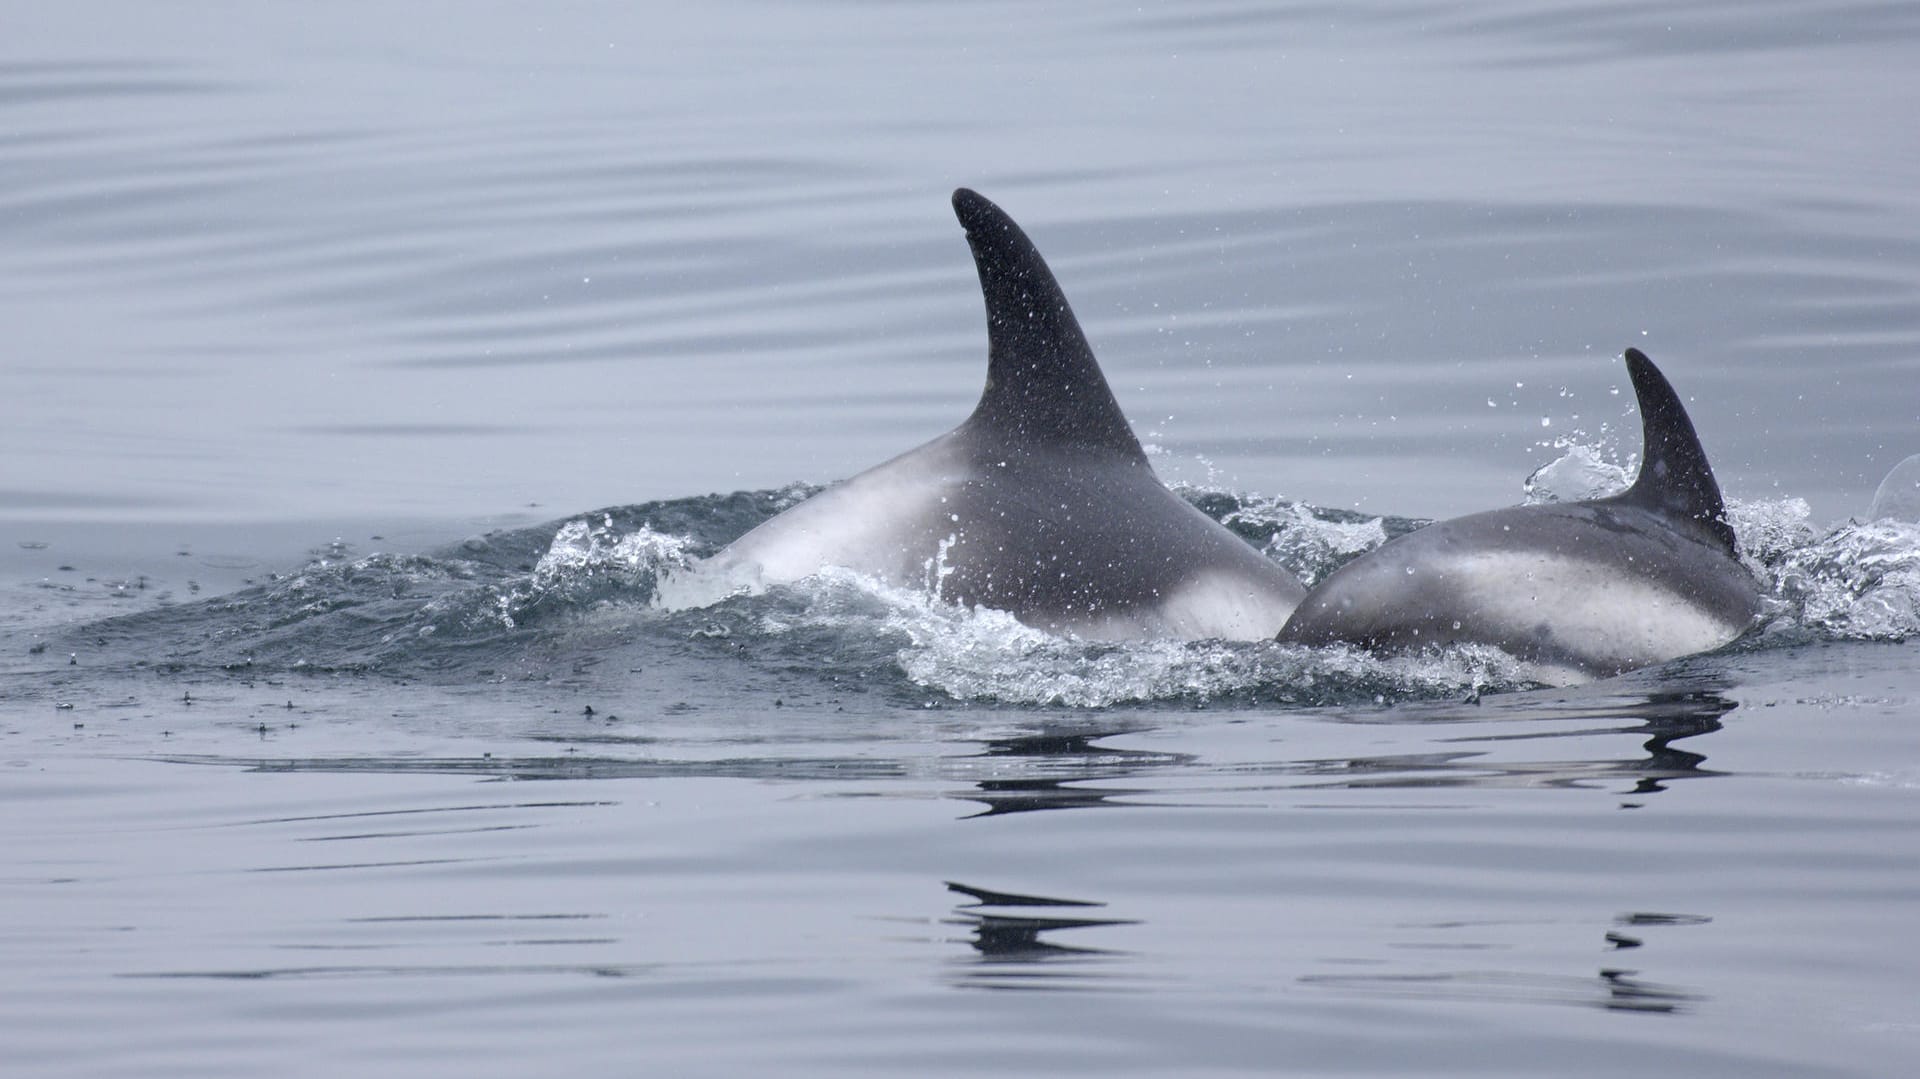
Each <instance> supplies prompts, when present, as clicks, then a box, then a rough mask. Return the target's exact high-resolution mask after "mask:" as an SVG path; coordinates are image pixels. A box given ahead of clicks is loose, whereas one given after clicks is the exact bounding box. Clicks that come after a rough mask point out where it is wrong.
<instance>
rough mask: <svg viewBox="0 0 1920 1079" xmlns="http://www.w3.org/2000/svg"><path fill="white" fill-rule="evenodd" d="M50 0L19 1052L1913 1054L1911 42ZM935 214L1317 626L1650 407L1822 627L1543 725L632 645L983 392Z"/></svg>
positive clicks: (859, 9) (23, 170)
mask: <svg viewBox="0 0 1920 1079" xmlns="http://www.w3.org/2000/svg"><path fill="white" fill-rule="evenodd" d="M16 8H17V10H10V11H9V12H8V14H7V16H6V19H5V22H6V32H5V34H4V35H0V250H4V251H5V255H4V257H0V325H4V326H5V327H6V328H7V335H6V337H7V343H6V348H5V351H4V353H0V357H3V358H0V375H3V376H4V386H5V392H4V393H0V454H4V459H5V460H6V461H7V462H8V464H7V468H6V471H5V473H4V474H0V596H4V606H0V800H3V801H4V803H5V806H4V812H0V850H4V851H5V852H6V858H5V859H4V867H0V927H4V928H0V970H4V973H0V1049H3V1050H4V1056H5V1058H6V1059H7V1060H8V1061H9V1064H8V1067H9V1069H16V1070H20V1071H21V1073H22V1074H32V1075H50V1076H57V1075H108V1074H128V1075H132V1074H138V1075H143V1076H146V1075H192V1076H208V1075H256V1074H261V1073H262V1072H269V1071H270V1072H272V1073H274V1074H290V1075H297V1074H314V1075H321V1074H328V1075H331V1074H339V1073H340V1072H341V1071H342V1070H344V1069H346V1068H350V1067H351V1068H357V1069H359V1070H360V1071H362V1072H364V1073H368V1074H383V1073H400V1072H404V1073H406V1074H413V1075H437V1074H448V1075H455V1074H458V1075H476V1074H486V1075H524V1074H530V1073H547V1072H560V1071H566V1072H569V1073H573V1074H583V1075H602V1074H635V1073H645V1074H712V1075H738V1074H745V1073H748V1072H749V1070H753V1071H758V1072H763V1073H774V1074H806V1075H823V1076H824V1075H835V1076H844V1075H889V1076H890V1075H900V1074H956V1075H958V1074H980V1073H983V1072H987V1073H992V1072H1000V1073H1005V1074H1026V1075H1032V1074H1071V1073H1098V1074H1107V1075H1112V1074H1140V1075H1146V1074H1173V1073H1192V1072H1197V1071H1202V1070H1212V1071H1217V1072H1224V1073H1228V1074H1272V1073H1283V1074H1453V1075H1485V1074H1523V1075H1537V1074H1547V1073H1555V1074H1595V1075H1624V1074H1638V1075H1648V1074H1653V1075H1666V1074H1671V1075H1729V1076H1733V1075H1738V1076H1754V1075H1782V1076H1788V1075H1791V1076H1802V1075H1821V1074H1834V1075H1852V1076H1879V1075H1890V1074H1900V1073H1903V1072H1904V1071H1906V1070H1908V1069H1909V1068H1910V1067H1911V1061H1912V1060H1913V1059H1915V1057H1916V1054H1920V1003H1916V1001H1920V977H1916V976H1915V974H1914V971H1915V970H1916V969H1920V941H1916V938H1915V937H1914V936H1913V934H1912V932H1911V926H1912V923H1913V915H1914V911H1915V910H1916V904H1920V828H1917V827H1916V824H1917V823H1920V725H1916V717H1915V715H1914V711H1915V706H1914V702H1915V701H1916V700H1920V675H1916V674H1915V673H1914V672H1915V668H1916V662H1915V661H1916V659H1917V658H1920V650H1917V649H1920V646H1916V645H1913V644H1909V643H1903V642H1904V641H1905V640H1906V639H1907V638H1909V637H1912V636H1914V635H1915V634H1920V526H1906V525H1898V524H1892V523H1881V524H1877V525H1875V524H1858V523H1853V522H1850V521H1848V518H1849V517H1850V516H1852V517H1861V516H1864V514H1865V510H1866V508H1867V505H1868V502H1869V501H1870V499H1871V497H1872V494H1873V490H1874V487H1875V485H1876V484H1877V483H1878V482H1879V480H1880V478H1881V477H1882V476H1883V475H1884V474H1885V472H1886V471H1887V469H1888V468H1890V467H1891V466H1892V465H1893V464H1894V463H1895V462H1896V461H1898V460H1900V459H1901V458H1903V457H1905V456H1907V455H1908V454H1910V453H1914V452H1920V405H1916V402H1917V401H1920V395H1916V392H1915V387H1916V386H1917V385H1920V372H1917V371H1916V367H1920V139H1916V138H1915V137H1914V136H1913V135H1912V134H1911V131H1910V130H1909V129H1910V127H1911V123H1910V118H1909V117H1908V115H1907V114H1908V113H1910V112H1911V107H1910V106H1911V103H1912V102H1913V101H1915V100H1916V99H1920V68H1916V67H1915V65H1914V64H1913V63H1912V58H1913V57H1914V56H1915V55H1916V49H1920V9H1914V8H1909V7H1908V6H1905V5H1883V4H1850V3H1837V2H1830V3H1820V4H1772V3H1767V4H1757V5H1756V4H1707V5H1691V6H1686V7H1683V8H1680V9H1676V10H1673V11H1664V10H1659V9H1656V8H1648V7H1645V6H1637V5H1627V4H1620V5H1609V4H1600V5H1580V4H1573V3H1566V2H1561V3H1558V4H1554V3H1544V2H1513V3H1499V4H1472V5H1468V4H1447V3H1398V4H1394V3H1368V4H1354V5H1343V6H1319V5H1311V6H1300V7H1294V8H1277V9H1275V8H1270V7H1269V6H1267V5H1245V6H1241V5H1235V4H1227V3H1215V4H1180V5H1165V6H1144V7H1143V6H1131V7H1127V8H1124V9H1117V8H1113V7H1112V6H1110V5H1101V4H1091V3H1089V4H1061V5H1047V6H1044V7H1041V6H1036V5H1028V4H979V5H972V4H970V5H953V6H941V5H875V4H865V3H843V4H805V5H799V4H725V5H705V6H701V7H699V8H698V10H697V11H687V10H680V9H679V8H676V7H669V6H666V5H657V6H647V5H604V6H599V5H585V4H580V5H542V6H540V7H539V8H538V9H537V10H536V9H531V8H527V7H525V6H524V5H507V4H480V3H459V4H415V5H409V6H407V7H406V8H404V9H402V10H398V11H396V10H395V9H393V8H391V7H390V6H386V5H372V4H335V5H324V6H318V7H312V8H311V9H309V8H300V9H294V8H286V9H279V8H271V9H269V8H261V9H258V10H256V9H254V8H252V7H240V8H235V7H233V6H231V5H221V4H196V3H177V4H168V5H152V4H133V3H121V4H112V3H102V4H67V5H40V6H37V7H36V6H22V5H16ZM960 184H966V185H969V186H973V187H976V188H978V189H980V190H981V191H982V192H984V193H986V194H987V195H989V196H990V197H992V198H994V199H995V200H996V201H998V202H1000V203H1001V204H1002V205H1003V206H1005V207H1006V208H1007V210H1008V211H1009V212H1011V213H1012V214H1013V215H1014V216H1015V217H1017V218H1018V219H1019V220H1021V221H1022V223H1023V224H1024V225H1025V226H1026V227H1027V229H1028V231H1029V232H1030V233H1031V234H1032V235H1033V237H1034V238H1035V240H1036V241H1037V242H1038V243H1039V245H1040V247H1041V249H1042V250H1043V251H1044V252H1045V253H1046V254H1047V255H1048V257H1049V258H1050V260H1051V261H1052V263H1053V266H1054V268H1055V270H1056V272H1057V273H1058V275H1059V276H1060V278H1061V280H1062V282H1063V283H1064V285H1065V286H1066V288H1067V290H1068V292H1069V293H1070V295H1072V297H1073V298H1074V302H1075V306H1076V309H1077V310H1078V311H1079V313H1080V315H1081V318H1082V321H1083V323H1084V324H1085V325H1086V328H1087V330H1088V333H1089V336H1090V338H1091V339H1092V341H1093V343H1094V346H1095V348H1096V350H1097V351H1099V353H1100V355H1101V357H1102V359H1103V362H1104V364H1105V366H1106V369H1107V372H1108V374H1109V377H1110V379H1111V380H1112V382H1113V383H1114V387H1115V390H1116V392H1117V394H1118V396H1119V397H1120V400H1121V403H1122V405H1123V406H1124V407H1125V408H1127V410H1128V411H1129V414H1130V415H1131V416H1132V417H1133V419H1134V421H1135V424H1136V426H1137V427H1138V429H1139V430H1140V432H1141V434H1142V436H1143V439H1144V440H1145V441H1147V442H1149V443H1152V444H1153V445H1154V447H1155V448H1156V452H1157V456H1156V458H1155V462H1156V466H1157V467H1158V468H1159V469H1160V470H1161V473H1162V475H1163V476H1165V477H1167V478H1169V479H1172V480H1178V481H1181V482H1184V483H1186V484H1189V485H1191V486H1190V487H1189V488H1188V489H1187V490H1188V494H1189V496H1190V497H1192V498H1194V499H1195V500H1196V501H1197V502H1199V503H1200V504H1201V505H1202V506H1203V508H1205V509H1207V510H1208V511H1209V512H1211V513H1214V514H1215V515H1216V516H1218V517H1222V518H1223V519H1225V520H1226V521H1227V522H1228V523H1229V524H1230V525H1232V526H1233V527H1236V528H1237V529H1238V530H1240V531H1241V532H1242V534H1243V535H1246V536H1247V537H1248V538H1249V540H1250V541H1251V542H1255V543H1256V544H1262V545H1264V546H1265V547H1266V548H1267V549H1268V551H1269V552H1270V553H1271V554H1272V555H1273V556H1274V557H1275V558H1278V559H1280V560H1281V561H1283V562H1286V563H1287V564H1288V565H1290V566H1292V567H1294V568H1296V569H1297V570H1299V571H1301V572H1303V573H1305V574H1307V575H1309V576H1311V575H1314V574H1317V573H1321V572H1324V571H1325V570H1326V569H1327V568H1329V567H1330V566H1332V565H1334V564H1337V562H1338V561H1339V560H1340V559H1342V558H1345V557H1348V556H1350V555H1351V554H1352V553H1354V552H1355V551H1358V550H1361V549H1364V548H1365V547H1367V546H1370V545H1372V544H1375V543H1378V542H1380V541H1381V540H1382V539H1383V538H1384V537H1385V536H1386V535H1387V534H1388V533H1390V532H1392V531H1395V530H1398V529H1402V528H1405V527H1409V526H1410V525H1411V523H1412V520H1411V519H1417V518H1424V517H1433V516H1441V515H1452V514H1458V513H1464V512H1470V511H1473V510H1478V509H1485V508H1491V507H1494V506H1498V505H1504V504H1510V503H1513V502H1515V501H1518V500H1519V499H1520V497H1521V495H1522V480H1523V479H1524V478H1525V477H1526V476H1527V475H1528V474H1529V473H1530V472H1531V471H1532V470H1533V469H1535V468H1536V467H1538V466H1540V465H1542V464H1544V463H1547V462H1549V461H1552V460H1555V459H1556V458H1559V457H1560V456H1561V455H1562V454H1565V453H1567V452H1568V451H1569V449H1572V450H1573V451H1574V452H1575V453H1576V454H1597V455H1598V457H1599V458H1601V459H1602V460H1603V461H1610V462H1612V463H1614V464H1628V463H1629V461H1630V458H1631V455H1632V452H1633V450H1634V449H1635V448H1636V447H1637V439H1638V420H1637V417H1635V416H1634V415H1633V414H1632V411H1631V393H1630V392H1627V386H1626V378H1625V373H1624V370H1623V369H1622V367H1621V366H1620V363H1619V360H1618V354H1619V352H1620V350H1621V349H1622V348H1623V347H1625V346H1627V345H1636V346H1638V347H1641V348H1644V349H1646V350H1647V351H1648V352H1649V353H1650V354H1651V355H1652V356H1653V357H1654V358H1655V359H1656V360H1657V361H1659V362H1660V363H1661V364H1662V366H1663V367H1664V368H1665V370H1666V371H1667V373H1668V375H1669V376H1670V377H1671V378H1672V379H1673V381H1674V382H1675V384H1676V385H1677V386H1679V387H1680V389H1681V390H1682V392H1683V393H1684V394H1686V395H1687V396H1688V397H1689V399H1690V401H1691V407H1692V408H1693V410H1694V418H1695V420H1696V423H1697V425H1698V427H1699V428H1700V431H1701V434H1702V437H1703V439H1704V440H1705V443H1706V445H1707V447H1708V450H1709V452H1710V453H1711V455H1712V456H1713V459H1714V462H1715V464H1716V466H1717V467H1718V470H1719V472H1720V476H1721V480H1722V484H1723V486H1724V487H1725V488H1726V490H1727V492H1728V494H1729V495H1730V497H1731V498H1732V499H1733V500H1734V502H1735V504H1736V514H1735V516H1736V524H1737V526H1738V527H1739V530H1740V532H1741V536H1742V540H1743V542H1744V544H1745V545H1746V548H1747V551H1748V553H1749V555H1750V556H1751V557H1752V560H1753V564H1754V566H1755V568H1756V570H1757V572H1759V573H1760V574H1761V575H1762V577H1763V579H1764V580H1765V582H1766V583H1767V585H1768V587H1769V592H1770V594H1771V595H1772V596H1773V598H1774V600H1775V607H1776V610H1775V615H1774V618H1773V621H1772V623H1771V624H1770V626H1769V627H1768V630H1767V632H1766V633H1765V634H1763V635H1762V636H1761V637H1760V638H1758V639H1756V640H1753V641H1749V642H1746V643H1744V644H1742V645H1740V646H1737V647H1735V648H1734V649H1732V650H1730V651H1728V652H1726V653H1724V654H1720V655H1715V656H1708V657H1699V658H1695V659H1691V660H1686V661H1682V662H1679V663H1676V664H1672V665H1669V666H1668V667H1665V668H1662V669H1660V670H1655V671H1647V672H1640V673H1637V674H1634V675H1631V676H1627V677H1624V678H1620V679H1615V680H1611V681H1608V682H1605V683H1600V684H1597V685H1594V686H1589V687H1585V688H1582V689H1577V690H1571V691H1541V690H1531V689H1527V688H1525V687H1523V686H1518V685H1516V684H1514V682H1513V680H1512V677H1511V674H1510V671H1509V669H1508V667H1507V666H1505V665H1504V664H1503V661H1502V660H1501V658H1500V657H1498V656H1489V655H1478V654H1453V655H1443V656H1428V657H1418V658H1415V659H1410V660H1396V661H1387V662H1383V661H1378V660H1373V659H1369V658H1368V657H1365V656H1361V655H1356V654H1347V653H1336V654H1303V653H1299V652H1295V651H1289V650H1286V649H1281V648H1279V647H1278V646H1273V645H1246V646H1226V645H1220V644H1195V645H1180V644H1175V643H1162V644H1151V645H1143V646H1132V647H1125V648H1115V647H1111V646H1102V647H1088V646H1084V645H1081V644H1078V643H1076V642H1071V641H1060V640H1055V639H1051V638H1047V637H1045V636H1044V635H1040V634H1035V633H1032V632H1031V631H1026V630H1024V629H1022V628H1021V627H1019V626H1018V625H1017V624H1013V623H1011V622H1009V621H1008V620H1005V619H1002V618H997V617H994V616H992V615H982V614H968V613H964V612H957V611H952V610H945V609H941V608H938V607H936V606H930V605H928V604H926V603H925V602H923V601H921V600H919V599H918V598H917V597H913V596H903V595H897V594H890V593H886V592H885V591H883V590H878V589H875V588H873V587H872V586H870V585H867V584H865V583H863V582H860V581H857V580H852V579H848V578H833V579H829V580H825V581H821V582H817V583H815V584H812V585H808V586H805V587H803V588H800V589H796V590H791V591H786V592H780V593H776V594H772V595H769V596H765V597H759V598H754V599H736V600H731V601H728V602H727V603H723V604H721V605H719V606H717V607H714V608H709V609H695V610H683V611H665V610H661V609H658V608H657V607H655V606H654V605H652V603H651V602H650V599H651V597H652V595H653V591H654V587H655V584H656V583H657V581H658V578H659V576H660V574H662V573H670V572H671V570H672V567H674V566H676V565H679V564H681V563H683V562H684V561H685V560H686V559H688V558H690V557H693V556H697V555H698V554H700V553H702V552H704V551H708V550H711V549H713V548H715V547H716V546H718V545H719V544H722V543H724V542H725V541H726V540H727V539H728V538H730V537H731V536H733V535H737V534H738V533H739V532H740V531H742V530H744V529H745V528H747V527H750V526H751V525H752V524H753V523H754V522H755V521H757V520H760V519H763V518H764V517H765V516H766V515H767V514H768V513H771V512H773V511H774V510H776V509H777V508H778V507H779V506H780V505H782V504H785V503H787V502H789V501H791V500H792V499H794V498H798V497H801V496H802V495H803V494H805V493H806V489H805V488H795V487H787V486H785V485H788V484H791V483H793V482H794V481H801V482H804V483H808V484H818V483H824V482H828V481H831V480H833V479H836V478H839V477H842V476H845V475H848V474H851V473H852V472H854V471H857V470H859V469H860V468H862V467H865V466H867V465H869V464H872V463H874V462H876V461H878V460H880V459H882V458H884V457H887V456H890V455H891V454H894V453H897V452H899V451H900V450H903V449H905V448H908V447H910V446H912V445H914V444H916V443H918V442H920V441H922V440H924V439H925V438H927V437H930V436H931V435H933V434H936V433H938V432H940V431H942V430H944V429H945V428H947V427H948V426H951V425H952V424H953V423H955V422H957V421H958V420H959V419H960V418H961V417H962V416H963V415H964V414H965V413H966V411H967V410H968V409H969V408H970V407H971V405H972V402H973V399H974V397H975V396H976V395H977V393H978V390H979V383H980V378H981V375H982V370H983V366H984V363H983V355H984V333H983V328H982V325H981V313H980V301H979V297H978V292H977V288H976V285H975V281H974V275H973V269H972V265H971V262H970V260H969V258H968V256H967V251H966V247H965V244H964V242H963V240H962V238H961V235H960V232H959V229H958V227H957V226H956V225H955V224H954V222H953V220H952V218H951V215H950V214H949V212H948V209H947V206H946V196H947V192H948V191H949V190H950V189H951V188H952V187H954V186H956V185H960ZM733 491H745V492H749V493H748V494H743V495H737V496H729V495H725V494H720V495H712V496H709V495H708V494H707V493H708V492H733ZM600 507H608V509H606V510H602V509H600ZM1334 511H1358V513H1355V514H1343V513H1338V512H1334ZM1383 516H1384V518H1385V519H1384V520H1382V519H1380V518H1382V517H1383ZM1066 810H1071V811H1072V812H1064V811H1066Z"/></svg>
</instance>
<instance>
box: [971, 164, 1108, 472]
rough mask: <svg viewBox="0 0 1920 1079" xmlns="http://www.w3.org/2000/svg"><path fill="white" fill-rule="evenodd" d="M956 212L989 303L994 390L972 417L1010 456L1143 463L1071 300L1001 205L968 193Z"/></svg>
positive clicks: (989, 351)
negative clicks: (1119, 458)
mask: <svg viewBox="0 0 1920 1079" xmlns="http://www.w3.org/2000/svg"><path fill="white" fill-rule="evenodd" d="M953 212H954V213H955V214H956V215H957V216H958V217H959V218H960V224H961V227H963V228H965V229H966V230H967V245H968V246H969V247H971V248H972V249H973V262H974V265H975V267H976V268H978V269H979V271H980V291H981V293H982V294H983V295H984V296H985V298H986V303H987V388H986V390H985V391H984V392H982V393H981V395H980V404H979V405H978V406H977V407H975V408H974V410H973V415H972V416H971V417H969V418H968V420H967V423H968V425H969V426H971V427H973V428H975V429H976V430H983V431H986V432H991V433H992V435H993V436H994V437H996V438H997V439H998V440H1000V442H1001V443H1002V445H1003V446H1004V448H1005V449H1007V450H1008V451H1010V452H1018V451H1019V450H1021V449H1023V448H1026V447H1039V446H1056V447H1077V448H1086V449H1104V450H1109V451H1112V452H1115V453H1120V454H1124V455H1126V456H1129V457H1133V458H1138V459H1139V460H1141V461H1143V462H1144V461H1145V460H1146V455H1145V454H1143V453H1141V452H1140V442H1139V440H1138V439H1136V438H1134V437H1133V429H1132V428H1130V427H1128V426H1127V418H1126V417H1125V416H1124V415H1122V414H1121V412H1120V405H1119V403H1118V402H1116V401H1115V400H1114V399H1113V391H1112V390H1111V389H1108V388H1107V379H1106V376H1105V375H1103V374H1101V373H1100V364H1099V363H1098V362H1097V361H1095V360H1094V358H1093V349H1092V348H1091V347H1089V346H1088V344H1087V339H1086V336H1085V335H1084V334H1082V333H1081V332H1080V323H1079V322H1078V321H1077V320H1075V319H1074V317H1073V309H1072V308H1071V307H1068V306H1067V297H1066V294H1065V293H1063V292H1061V291H1060V285H1059V283H1058V282H1057V281H1055V280H1054V279H1053V271H1052V270H1049V269H1047V263H1046V260H1044V259H1042V258H1041V257H1040V252H1039V251H1038V250H1036V249H1035V248H1034V246H1033V241H1031V240H1029V239H1027V234H1026V233H1024V232H1022V231H1020V226H1018V225H1016V224H1014V223H1013V219H1012V218H1010V217H1008V216H1007V215H1006V213H1005V212H1004V211H1002V210H1001V209H1000V207H998V206H995V205H994V204H993V203H991V202H989V201H987V200H986V198H984V197H982V196H981V195H978V194H976V193H974V192H972V191H969V190H967V189H966V188H964V187H963V188H961V189H959V190H958V191H955V192H954V193H953Z"/></svg>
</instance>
